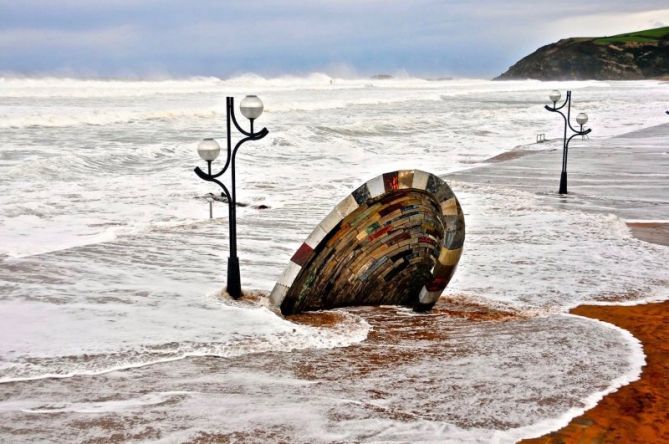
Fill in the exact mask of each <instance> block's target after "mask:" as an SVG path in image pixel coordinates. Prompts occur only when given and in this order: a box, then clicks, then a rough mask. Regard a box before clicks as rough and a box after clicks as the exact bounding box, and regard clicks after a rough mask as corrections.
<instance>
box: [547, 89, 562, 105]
mask: <svg viewBox="0 0 669 444" xmlns="http://www.w3.org/2000/svg"><path fill="white" fill-rule="evenodd" d="M548 97H550V99H551V102H553V103H555V102H557V101H558V100H560V97H562V94H561V93H560V91H558V90H557V89H554V90H553V91H551V93H550V95H549V96H548Z"/></svg>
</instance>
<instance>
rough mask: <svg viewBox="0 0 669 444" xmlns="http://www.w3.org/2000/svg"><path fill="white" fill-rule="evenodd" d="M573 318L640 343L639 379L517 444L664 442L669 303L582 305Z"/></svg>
mask: <svg viewBox="0 0 669 444" xmlns="http://www.w3.org/2000/svg"><path fill="white" fill-rule="evenodd" d="M571 313H573V314H577V315H579V316H586V317H589V318H594V319H599V320H601V321H604V322H610V323H612V324H615V325H617V326H619V327H622V328H624V329H626V330H628V331H630V332H631V333H632V334H633V335H634V336H635V337H636V338H638V339H639V340H641V342H642V343H643V349H644V353H645V354H646V366H645V367H644V369H643V373H642V374H641V378H640V379H639V380H638V381H634V382H632V383H631V384H629V385H626V386H624V387H622V388H621V389H619V390H618V391H616V392H614V393H612V394H610V395H608V396H606V397H605V398H604V399H602V401H601V402H600V403H599V404H597V406H596V407H595V408H593V409H591V410H588V411H587V412H585V413H584V414H583V415H581V416H578V417H576V418H574V419H573V420H572V421H571V422H570V423H569V425H568V426H566V427H564V428H562V429H560V430H558V431H556V432H553V433H549V434H547V435H544V436H542V437H540V438H536V439H529V440H524V441H522V442H523V443H526V444H530V443H537V444H538V443H545V444H556V443H660V442H669V414H668V413H667V412H669V395H668V393H669V302H661V303H654V304H644V305H635V306H631V307H629V306H615V305H610V306H599V305H582V306H580V307H577V308H575V309H573V310H571Z"/></svg>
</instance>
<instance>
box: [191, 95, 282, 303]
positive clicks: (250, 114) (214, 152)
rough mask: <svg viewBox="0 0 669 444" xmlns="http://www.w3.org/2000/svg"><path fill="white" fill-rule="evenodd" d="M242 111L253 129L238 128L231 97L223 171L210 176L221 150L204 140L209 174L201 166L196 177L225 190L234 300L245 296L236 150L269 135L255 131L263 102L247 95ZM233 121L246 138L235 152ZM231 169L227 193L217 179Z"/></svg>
mask: <svg viewBox="0 0 669 444" xmlns="http://www.w3.org/2000/svg"><path fill="white" fill-rule="evenodd" d="M239 108H240V111H241V112H242V115H244V117H246V118H247V119H249V120H250V122H251V130H250V131H246V130H244V129H242V127H241V126H239V123H237V118H236V117H235V109H234V98H232V97H228V98H227V103H226V121H227V137H226V140H227V153H228V155H227V158H226V160H225V165H223V168H222V169H221V170H220V171H219V172H218V173H216V174H212V173H211V163H212V162H213V161H214V160H216V158H217V157H218V155H219V154H220V153H221V147H220V145H219V144H218V142H216V141H215V140H214V139H204V140H203V141H202V142H200V144H199V145H198V147H197V153H198V154H199V155H200V157H201V158H202V160H204V161H206V162H207V172H206V173H205V172H204V171H202V170H201V169H200V167H196V168H195V174H197V175H198V176H199V177H200V179H202V180H206V181H208V182H214V183H215V184H217V185H219V186H220V187H221V188H222V189H223V192H222V193H221V195H222V196H223V197H224V198H225V199H226V200H227V202H228V216H229V225H230V257H229V258H228V284H227V288H226V290H227V292H228V294H229V295H230V296H232V297H233V298H235V299H237V298H239V297H240V296H241V295H242V284H241V278H240V274H239V258H238V257H237V190H236V183H235V158H236V157H237V150H238V149H239V147H240V146H242V144H243V143H244V142H247V141H249V140H260V139H262V138H263V137H265V136H266V135H267V134H268V133H269V131H267V128H263V129H261V130H260V131H258V132H257V133H256V132H254V131H253V122H254V121H255V120H256V119H257V118H258V117H260V115H261V114H262V111H263V103H262V101H261V100H260V99H259V98H258V97H257V96H246V97H245V98H244V99H243V100H242V102H241V103H240V106H239ZM230 122H232V123H233V124H234V125H235V128H237V131H239V132H240V133H242V134H243V135H244V136H246V137H244V138H243V139H241V140H240V141H239V142H237V144H236V145H235V147H234V149H233V148H232V138H231V133H230V129H231V128H230ZM228 168H230V171H231V179H230V183H231V185H232V187H231V190H228V188H227V187H226V186H225V185H224V184H223V183H222V182H221V181H220V180H218V178H219V177H221V176H222V175H223V174H225V172H226V171H227V170H228ZM231 191H232V192H231Z"/></svg>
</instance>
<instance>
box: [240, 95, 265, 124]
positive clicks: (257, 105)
mask: <svg viewBox="0 0 669 444" xmlns="http://www.w3.org/2000/svg"><path fill="white" fill-rule="evenodd" d="M239 109H240V110H241V111H242V115H243V116H244V117H246V118H247V119H249V120H255V119H257V118H258V117H260V115H261V114H262V111H263V109H264V106H263V104H262V100H260V99H259V98H258V96H246V97H244V98H243V99H242V102H241V103H240V104H239Z"/></svg>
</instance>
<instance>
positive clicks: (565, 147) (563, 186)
mask: <svg viewBox="0 0 669 444" xmlns="http://www.w3.org/2000/svg"><path fill="white" fill-rule="evenodd" d="M548 97H549V98H550V100H551V102H553V106H552V107H551V106H549V105H546V106H545V108H546V109H547V110H548V111H550V112H553V113H558V114H560V115H561V116H562V118H563V119H564V137H563V138H562V173H561V174H560V190H559V193H560V194H567V153H568V151H569V142H571V139H573V138H574V137H576V136H585V135H586V134H588V133H590V131H592V130H591V129H587V130H583V125H585V124H586V123H587V122H588V115H587V114H586V113H579V115H578V116H576V122H577V123H578V124H579V125H580V129H579V130H575V129H574V127H573V126H571V91H567V98H566V99H565V101H564V103H563V104H562V105H560V106H557V102H558V101H559V100H560V98H561V97H562V94H561V93H560V91H558V90H556V89H555V90H553V91H551V93H550V94H549V96H548ZM565 106H566V107H567V115H566V116H565V115H564V113H563V112H562V111H560V110H561V109H562V108H564V107H565ZM567 127H569V129H570V130H571V131H572V132H573V133H574V134H572V135H571V136H570V137H569V138H567Z"/></svg>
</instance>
